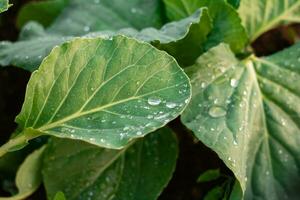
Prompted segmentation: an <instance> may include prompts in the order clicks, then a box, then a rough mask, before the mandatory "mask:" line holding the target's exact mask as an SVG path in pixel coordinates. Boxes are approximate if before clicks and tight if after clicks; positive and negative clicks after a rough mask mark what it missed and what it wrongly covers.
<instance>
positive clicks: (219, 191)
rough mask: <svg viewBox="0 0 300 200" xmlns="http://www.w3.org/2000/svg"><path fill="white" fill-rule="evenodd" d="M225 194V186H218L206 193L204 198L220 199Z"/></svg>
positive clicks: (209, 199) (205, 199) (207, 199)
mask: <svg viewBox="0 0 300 200" xmlns="http://www.w3.org/2000/svg"><path fill="white" fill-rule="evenodd" d="M223 194H224V188H223V187H221V186H216V187H214V188H213V189H211V190H210V191H208V193H207V194H206V195H205V197H204V200H220V199H222V197H223Z"/></svg>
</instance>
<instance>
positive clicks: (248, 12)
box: [238, 0, 300, 42]
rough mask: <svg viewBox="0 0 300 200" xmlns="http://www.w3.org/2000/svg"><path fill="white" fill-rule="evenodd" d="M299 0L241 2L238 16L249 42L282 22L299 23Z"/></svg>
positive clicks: (251, 0)
mask: <svg viewBox="0 0 300 200" xmlns="http://www.w3.org/2000/svg"><path fill="white" fill-rule="evenodd" d="M299 11H300V1H299V0H242V1H241V3H240V7H239V10H238V12H239V14H240V17H241V19H242V22H243V25H244V26H245V28H246V30H247V32H248V35H249V38H250V42H253V41H254V40H255V39H257V38H258V37H259V36H260V35H262V34H263V33H264V32H266V31H268V30H270V29H272V28H274V27H275V26H277V25H279V24H280V23H282V22H300V12H299Z"/></svg>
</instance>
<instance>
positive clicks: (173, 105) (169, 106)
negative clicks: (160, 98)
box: [166, 102, 177, 108]
mask: <svg viewBox="0 0 300 200" xmlns="http://www.w3.org/2000/svg"><path fill="white" fill-rule="evenodd" d="M166 106H167V107H168V108H175V107H176V106H177V104H176V103H173V102H168V103H166Z"/></svg>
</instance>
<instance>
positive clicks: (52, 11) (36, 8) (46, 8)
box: [17, 0, 68, 28]
mask: <svg viewBox="0 0 300 200" xmlns="http://www.w3.org/2000/svg"><path fill="white" fill-rule="evenodd" d="M67 2H68V0H44V1H32V2H29V3H27V4H25V5H24V6H23V7H22V8H21V10H20V11H19V13H18V17H17V26H18V27H19V28H21V27H22V26H23V25H25V24H26V23H27V22H29V21H37V22H39V23H40V24H42V25H43V26H49V25H50V24H51V23H52V22H53V21H54V20H55V19H56V17H57V16H58V15H59V14H60V13H61V11H62V10H63V9H64V8H65V6H66V4H67Z"/></svg>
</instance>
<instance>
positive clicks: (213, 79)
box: [182, 44, 300, 200]
mask: <svg viewBox="0 0 300 200" xmlns="http://www.w3.org/2000/svg"><path fill="white" fill-rule="evenodd" d="M299 57H300V44H297V45H295V46H294V47H292V48H290V49H288V50H285V51H283V52H280V53H277V54H275V55H273V56H269V57H266V58H256V57H254V56H252V57H250V58H248V59H246V60H244V61H242V62H239V61H238V60H236V59H235V57H234V55H233V53H232V52H231V51H230V49H229V47H228V46H226V45H220V46H218V47H216V48H213V49H211V50H210V51H209V52H207V53H206V54H204V55H203V56H201V57H200V58H199V59H198V60H197V63H196V64H195V65H194V66H192V67H190V68H188V70H187V72H188V74H189V75H190V78H191V82H192V92H193V97H192V100H191V103H190V104H189V106H188V107H187V109H186V110H185V112H184V113H183V115H182V122H183V123H184V124H185V125H186V126H187V127H188V128H190V129H191V130H193V132H194V133H195V135H196V136H197V137H198V138H199V139H200V140H201V141H202V142H204V143H205V144H206V145H207V146H208V147H210V148H212V149H213V150H214V151H215V152H216V153H217V154H218V155H219V157H220V158H221V159H222V160H223V161H224V162H225V164H226V165H227V166H228V167H229V168H230V169H231V170H232V171H233V173H234V174H235V176H236V178H237V179H238V181H239V183H240V186H241V189H242V191H243V192H244V194H245V199H278V200H280V199H297V198H298V188H299V187H298V186H299V185H300V174H299V170H300V157H299V155H300V149H299V145H300V134H299V133H300V130H299V129H300V98H299V96H300V87H299V86H300V75H299V74H300V62H299V61H300V59H299ZM287 58H288V59H287ZM262 177H264V178H262Z"/></svg>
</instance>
